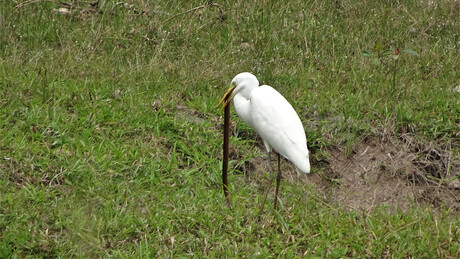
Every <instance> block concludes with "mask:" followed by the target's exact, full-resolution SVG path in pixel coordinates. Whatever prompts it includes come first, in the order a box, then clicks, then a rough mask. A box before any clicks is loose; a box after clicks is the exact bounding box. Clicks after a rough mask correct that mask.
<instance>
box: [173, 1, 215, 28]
mask: <svg viewBox="0 0 460 259" xmlns="http://www.w3.org/2000/svg"><path fill="white" fill-rule="evenodd" d="M211 6H215V7H217V8H219V13H220V17H221V18H222V16H223V12H222V7H220V5H218V4H216V3H208V4H204V5H200V6H197V7H194V8H192V9H190V10H187V11H185V12H182V13H178V14H175V15H173V16H172V17H170V18H169V19H167V20H166V21H164V22H165V23H166V22H169V21H170V20H172V19H174V18H176V17H178V16H180V15H184V14H187V13H191V12H194V11H196V10H200V9H203V8H206V7H211Z"/></svg>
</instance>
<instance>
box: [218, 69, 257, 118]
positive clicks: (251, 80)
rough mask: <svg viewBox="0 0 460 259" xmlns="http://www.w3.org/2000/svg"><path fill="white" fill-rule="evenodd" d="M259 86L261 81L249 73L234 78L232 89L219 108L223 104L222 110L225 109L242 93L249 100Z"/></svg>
mask: <svg viewBox="0 0 460 259" xmlns="http://www.w3.org/2000/svg"><path fill="white" fill-rule="evenodd" d="M258 86H259V80H257V77H256V76H254V75H253V74H251V73H249V72H243V73H239V74H238V75H236V76H235V77H234V78H233V80H232V82H231V85H230V88H229V89H228V90H227V91H226V92H225V94H224V97H222V99H221V100H220V102H219V104H218V106H220V105H221V104H222V108H221V110H222V109H224V108H225V106H227V105H228V104H229V103H230V101H231V100H232V99H233V97H234V96H235V95H236V94H238V93H240V92H241V93H242V94H243V96H245V97H246V98H249V96H250V95H251V91H252V90H253V89H254V88H256V87H258Z"/></svg>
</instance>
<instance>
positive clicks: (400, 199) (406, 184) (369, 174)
mask: <svg viewBox="0 0 460 259" xmlns="http://www.w3.org/2000/svg"><path fill="white" fill-rule="evenodd" d="M246 137H248V136H246ZM253 137H254V136H253ZM248 138H249V137H248ZM261 142H262V141H257V143H258V144H259V146H260V148H261V150H262V152H263V151H265V149H264V147H263V145H262V144H261ZM241 152H243V153H244V151H241ZM239 153H240V152H238V151H235V150H234V152H233V153H232V154H231V156H232V157H231V159H236V160H239V159H241V157H240V156H241V155H242V154H239ZM321 153H322V154H321V155H317V156H316V159H314V158H312V157H314V156H312V157H311V163H312V167H313V168H315V167H316V168H315V169H317V170H318V169H319V172H318V171H317V170H316V173H315V170H314V172H313V173H311V174H310V175H308V176H304V175H303V174H302V175H300V177H297V173H296V170H295V169H294V167H293V165H292V164H291V163H289V162H287V160H284V161H283V162H282V165H281V167H282V172H283V178H284V180H287V181H303V182H305V184H314V185H315V186H316V187H317V188H318V189H319V190H320V192H321V193H322V194H323V195H324V199H325V200H326V201H327V202H328V203H331V204H335V205H338V206H343V207H345V208H348V209H358V210H366V211H367V210H372V209H374V208H376V207H377V206H385V207H387V208H389V209H392V210H397V209H400V210H403V211H405V210H407V209H409V208H410V207H411V206H413V205H416V206H429V207H433V208H442V207H444V208H446V209H450V210H453V211H457V212H460V157H459V156H458V155H457V156H454V155H453V154H452V153H453V151H452V150H451V146H450V145H441V144H435V143H432V142H426V141H420V140H418V139H417V138H416V137H415V136H414V135H410V134H401V135H400V136H390V135H387V134H384V133H381V134H376V135H373V136H368V137H365V138H364V139H363V140H361V141H360V142H359V143H357V144H356V145H355V146H354V147H353V149H352V150H351V151H348V152H347V151H346V150H345V149H344V148H342V147H341V146H328V147H326V148H324V150H322V152H321ZM272 165H273V167H274V169H276V167H275V166H276V155H272ZM238 169H239V170H241V171H243V172H244V171H250V172H251V173H264V172H266V171H267V161H266V156H265V155H263V156H260V157H256V158H253V159H251V160H250V161H248V162H246V163H245V165H244V166H241V168H238ZM256 178H260V177H256ZM254 180H256V179H254ZM256 181H257V182H256V183H254V184H255V185H259V186H260V190H261V191H263V187H264V186H265V184H264V182H265V179H257V180H256Z"/></svg>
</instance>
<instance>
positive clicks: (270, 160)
mask: <svg viewBox="0 0 460 259" xmlns="http://www.w3.org/2000/svg"><path fill="white" fill-rule="evenodd" d="M267 153H268V169H269V170H270V179H269V180H268V183H267V187H265V193H264V198H263V200H262V203H261V204H260V208H259V220H260V216H262V212H263V211H264V206H265V202H266V201H267V196H268V191H269V190H270V185H272V182H273V170H272V159H271V156H270V152H267Z"/></svg>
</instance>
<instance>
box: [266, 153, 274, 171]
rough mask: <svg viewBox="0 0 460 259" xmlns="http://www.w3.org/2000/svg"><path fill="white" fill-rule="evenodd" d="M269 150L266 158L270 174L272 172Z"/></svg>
mask: <svg viewBox="0 0 460 259" xmlns="http://www.w3.org/2000/svg"><path fill="white" fill-rule="evenodd" d="M270 154H271V152H267V159H268V170H269V171H270V174H272V173H273V170H272V157H271V155H270Z"/></svg>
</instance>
